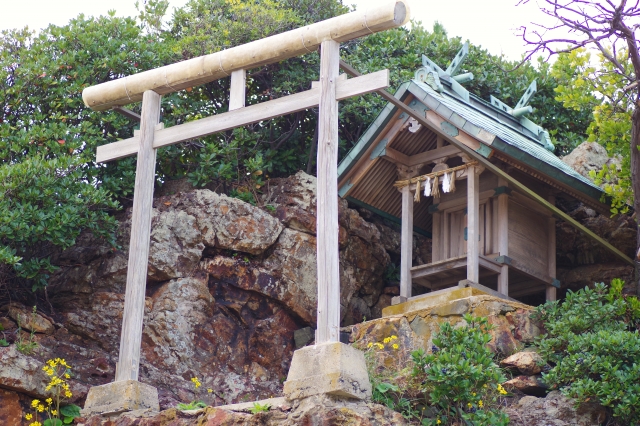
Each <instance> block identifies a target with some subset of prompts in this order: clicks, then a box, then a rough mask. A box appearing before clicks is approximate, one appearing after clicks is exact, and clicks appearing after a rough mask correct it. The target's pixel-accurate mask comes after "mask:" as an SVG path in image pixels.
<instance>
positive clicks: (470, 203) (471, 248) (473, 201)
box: [467, 166, 480, 283]
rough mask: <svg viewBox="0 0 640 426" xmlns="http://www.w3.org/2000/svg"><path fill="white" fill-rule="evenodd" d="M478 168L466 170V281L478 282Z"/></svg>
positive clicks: (473, 167)
mask: <svg viewBox="0 0 640 426" xmlns="http://www.w3.org/2000/svg"><path fill="white" fill-rule="evenodd" d="M477 170H478V166H469V168H467V280H469V281H472V282H474V283H479V282H480V266H479V256H480V244H479V237H480V234H479V231H480V179H479V176H478V173H477Z"/></svg>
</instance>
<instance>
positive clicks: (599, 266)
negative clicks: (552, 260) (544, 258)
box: [556, 142, 639, 296]
mask: <svg viewBox="0 0 640 426" xmlns="http://www.w3.org/2000/svg"><path fill="white" fill-rule="evenodd" d="M562 161H564V162H565V163H566V164H568V165H569V166H571V167H572V168H573V169H574V170H576V171H577V172H578V173H580V174H581V175H583V176H584V177H586V178H587V179H591V176H590V172H598V171H599V170H601V169H602V168H603V167H605V166H615V167H618V166H619V165H620V159H619V158H615V157H614V158H611V157H609V156H608V154H607V152H606V150H605V149H604V148H603V147H602V146H600V145H599V144H598V143H596V142H584V143H582V144H580V145H579V146H578V147H577V148H575V149H574V150H573V151H572V152H571V153H570V154H569V155H567V156H565V157H564V158H563V159H562ZM556 202H557V205H558V207H560V208H561V209H562V210H564V211H565V212H566V213H568V214H569V215H571V216H572V217H573V218H574V219H576V220H577V221H579V222H581V223H582V224H583V225H585V226H586V227H587V228H589V229H590V230H592V231H593V232H594V233H596V234H597V235H598V236H600V237H602V238H604V239H605V240H606V241H608V242H609V243H611V244H612V245H613V246H615V247H616V248H617V249H619V250H620V251H622V252H623V253H625V254H626V255H627V256H629V257H630V258H632V259H633V258H634V257H635V250H636V234H637V230H636V223H635V218H633V217H631V216H628V215H616V216H614V217H611V216H610V215H609V214H607V212H606V211H603V212H596V211H595V210H593V209H592V208H590V207H587V206H585V205H584V204H582V203H580V202H577V201H575V200H572V199H565V198H562V197H559V198H558V199H557V200H556ZM556 241H557V249H556V252H557V273H556V276H557V278H558V279H559V280H560V282H561V283H562V288H563V291H566V290H567V289H570V290H577V289H580V288H583V287H585V286H591V285H593V283H594V282H604V283H607V284H608V283H609V282H610V281H611V279H613V278H621V279H623V280H625V282H626V284H627V285H626V286H625V288H624V292H626V293H630V294H637V292H638V291H639V288H638V286H637V283H636V282H634V281H635V280H634V268H633V266H630V265H627V264H625V263H622V262H621V261H620V260H618V259H617V258H616V257H615V256H613V255H612V254H611V253H609V252H608V251H607V250H605V249H604V248H603V247H602V246H600V245H599V244H598V243H596V242H595V241H593V240H591V239H590V238H587V237H586V236H585V235H583V234H582V233H580V232H579V231H577V230H576V229H575V228H573V227H572V226H571V225H569V224H567V223H565V222H563V221H557V223H556ZM559 296H562V292H561V293H560V294H559Z"/></svg>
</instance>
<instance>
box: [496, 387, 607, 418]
mask: <svg viewBox="0 0 640 426" xmlns="http://www.w3.org/2000/svg"><path fill="white" fill-rule="evenodd" d="M505 411H506V412H507V414H509V418H510V420H511V422H510V423H509V424H511V425H514V426H530V425H553V426H598V425H601V424H603V422H604V421H605V420H606V411H605V409H604V407H602V406H600V405H598V404H591V403H586V404H582V405H581V406H580V408H578V409H576V408H575V407H574V401H573V400H571V399H569V398H567V397H565V396H563V395H562V394H561V393H560V392H558V391H553V392H550V393H549V395H547V396H546V398H537V397H535V396H525V397H524V398H522V399H520V400H519V401H518V402H517V404H514V405H512V406H510V407H508V408H507V409H506V410H505Z"/></svg>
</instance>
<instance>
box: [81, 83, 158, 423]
mask: <svg viewBox="0 0 640 426" xmlns="http://www.w3.org/2000/svg"><path fill="white" fill-rule="evenodd" d="M161 99H162V96H161V95H159V94H157V93H156V92H154V91H152V90H148V91H146V92H144V94H143V97H142V111H141V114H140V115H141V120H140V147H139V150H138V156H137V164H136V182H135V188H134V192H133V194H134V196H133V210H132V215H131V239H130V242H129V264H128V266H127V286H126V290H125V299H124V312H123V315H122V332H121V333H120V354H119V357H118V363H117V364H116V378H115V381H114V382H112V383H108V384H106V385H102V386H94V387H92V388H91V389H89V393H88V394H87V401H86V403H85V408H84V410H83V415H85V416H86V415H90V414H92V413H100V414H108V413H114V414H115V413H119V412H123V411H132V410H140V409H151V410H154V411H160V405H159V403H158V390H157V389H156V388H154V387H153V386H150V385H147V384H144V383H141V382H139V381H138V371H139V369H140V347H141V344H142V321H143V318H144V298H145V290H146V286H147V265H148V262H149V239H150V236H151V214H152V213H151V212H152V207H153V184H154V180H155V169H156V150H155V149H154V148H153V139H154V135H155V130H156V126H157V125H158V123H159V121H160V101H161Z"/></svg>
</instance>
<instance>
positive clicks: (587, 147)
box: [562, 142, 620, 179]
mask: <svg viewBox="0 0 640 426" xmlns="http://www.w3.org/2000/svg"><path fill="white" fill-rule="evenodd" d="M562 161H564V162H565V164H567V165H569V166H571V168H573V169H574V170H575V171H576V172H578V173H580V174H581V175H582V176H584V177H586V178H587V179H591V177H590V176H589V174H590V172H592V171H593V172H599V171H600V170H602V168H603V167H604V166H609V165H614V166H616V167H619V166H620V159H618V158H611V157H609V154H608V153H607V150H606V149H604V147H603V146H602V145H600V144H599V143H597V142H582V143H581V144H580V145H578V146H577V147H576V148H575V149H574V150H573V151H571V152H570V153H569V154H568V155H566V156H564V157H562Z"/></svg>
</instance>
